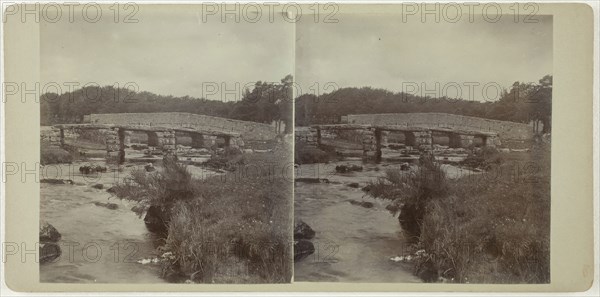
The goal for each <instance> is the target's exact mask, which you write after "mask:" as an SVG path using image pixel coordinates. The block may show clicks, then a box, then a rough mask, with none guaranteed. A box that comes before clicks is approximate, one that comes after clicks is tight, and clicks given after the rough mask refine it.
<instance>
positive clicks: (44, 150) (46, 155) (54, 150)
mask: <svg viewBox="0 0 600 297" xmlns="http://www.w3.org/2000/svg"><path fill="white" fill-rule="evenodd" d="M71 162H73V156H72V155H71V154H70V153H69V152H68V151H66V150H64V149H62V148H59V147H44V145H42V147H41V150H40V163H41V164H42V165H47V164H59V163H71Z"/></svg>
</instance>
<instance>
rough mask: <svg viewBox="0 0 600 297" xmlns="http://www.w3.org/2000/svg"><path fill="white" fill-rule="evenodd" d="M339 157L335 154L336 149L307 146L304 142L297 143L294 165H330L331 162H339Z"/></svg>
mask: <svg viewBox="0 0 600 297" xmlns="http://www.w3.org/2000/svg"><path fill="white" fill-rule="evenodd" d="M337 159H338V156H337V154H336V153H335V149H334V148H331V149H328V148H327V147H325V146H321V147H320V148H318V147H315V146H311V145H307V144H306V143H304V142H300V141H298V142H296V144H295V149H294V163H295V164H313V163H329V162H330V161H333V160H337Z"/></svg>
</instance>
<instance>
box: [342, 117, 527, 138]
mask: <svg viewBox="0 0 600 297" xmlns="http://www.w3.org/2000/svg"><path fill="white" fill-rule="evenodd" d="M344 120H347V123H349V124H367V125H405V126H418V127H425V128H435V127H448V128H457V129H461V130H476V131H489V132H496V133H498V135H499V137H500V138H501V139H503V140H504V139H518V140H524V139H531V138H533V130H532V127H531V126H530V125H528V124H521V123H515V122H507V121H497V120H490V119H483V118H476V117H467V116H460V115H453V114H446V113H388V114H351V115H348V116H347V118H344Z"/></svg>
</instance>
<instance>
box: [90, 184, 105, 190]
mask: <svg viewBox="0 0 600 297" xmlns="http://www.w3.org/2000/svg"><path fill="white" fill-rule="evenodd" d="M92 188H94V189H98V190H102V189H104V185H103V184H95V185H93V186H92Z"/></svg>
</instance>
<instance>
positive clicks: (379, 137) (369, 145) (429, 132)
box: [296, 124, 500, 160]
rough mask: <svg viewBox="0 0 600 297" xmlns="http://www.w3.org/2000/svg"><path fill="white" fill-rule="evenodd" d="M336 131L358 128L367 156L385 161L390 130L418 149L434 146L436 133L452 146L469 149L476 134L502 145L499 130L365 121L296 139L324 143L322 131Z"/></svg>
mask: <svg viewBox="0 0 600 297" xmlns="http://www.w3.org/2000/svg"><path fill="white" fill-rule="evenodd" d="M324 130H333V131H342V130H355V131H358V132H359V134H360V138H361V144H362V150H363V155H364V156H365V157H367V156H369V155H373V156H374V157H375V159H376V160H381V149H382V147H383V146H384V144H385V143H387V136H388V134H389V133H390V132H395V133H403V134H404V139H405V145H407V146H412V147H414V148H418V149H419V150H430V149H433V134H434V133H435V134H438V135H439V134H442V135H446V136H448V139H449V146H450V147H452V148H459V147H461V148H466V147H469V146H471V145H473V144H474V139H475V138H476V137H478V138H480V139H481V142H482V144H483V145H484V146H497V145H500V137H498V133H496V132H489V131H477V130H462V129H456V128H454V129H453V128H442V127H416V126H402V125H361V124H336V125H314V126H311V127H310V128H309V129H308V133H298V134H296V141H303V142H305V143H307V144H308V145H314V146H317V147H318V146H320V145H321V140H322V136H321V134H322V131H324Z"/></svg>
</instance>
